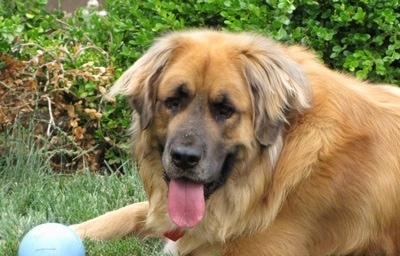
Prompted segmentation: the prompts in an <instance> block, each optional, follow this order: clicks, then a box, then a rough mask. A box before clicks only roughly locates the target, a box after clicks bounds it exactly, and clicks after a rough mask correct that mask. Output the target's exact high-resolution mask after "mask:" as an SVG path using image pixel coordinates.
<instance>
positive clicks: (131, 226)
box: [70, 201, 152, 240]
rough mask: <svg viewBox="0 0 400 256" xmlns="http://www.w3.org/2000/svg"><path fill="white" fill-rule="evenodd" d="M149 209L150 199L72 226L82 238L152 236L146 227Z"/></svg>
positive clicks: (105, 238) (101, 238) (100, 238)
mask: <svg viewBox="0 0 400 256" xmlns="http://www.w3.org/2000/svg"><path fill="white" fill-rule="evenodd" d="M148 211H149V202H148V201H146V202H140V203H135V204H131V205H128V206H125V207H123V208H120V209H118V210H115V211H110V212H107V213H105V214H103V215H101V216H98V217H96V218H93V219H91V220H88V221H85V222H82V223H79V224H75V225H71V226H70V227H71V228H72V229H73V230H75V232H76V233H77V234H78V235H79V236H80V237H81V238H90V239H96V240H107V239H113V238H121V237H124V236H127V235H136V236H138V237H139V238H144V237H147V236H152V234H151V232H150V231H149V230H146V228H145V223H146V218H147V213H148Z"/></svg>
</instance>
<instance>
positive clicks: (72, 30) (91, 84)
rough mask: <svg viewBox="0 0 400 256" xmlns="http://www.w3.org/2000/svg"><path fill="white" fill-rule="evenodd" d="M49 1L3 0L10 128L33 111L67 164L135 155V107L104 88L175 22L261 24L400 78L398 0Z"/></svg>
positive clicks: (353, 66) (387, 77) (344, 62)
mask: <svg viewBox="0 0 400 256" xmlns="http://www.w3.org/2000/svg"><path fill="white" fill-rule="evenodd" d="M45 4H46V0H34V1H22V0H17V1H12V2H7V3H5V4H2V5H0V52H2V53H3V55H2V56H1V58H0V72H1V73H0V82H1V83H0V84H1V85H0V88H1V89H0V112H1V113H0V123H1V126H0V129H1V127H2V126H3V127H4V126H7V125H10V124H11V123H12V122H13V120H14V118H15V117H17V116H18V115H21V114H23V113H26V112H28V113H31V115H30V117H31V118H32V116H34V118H36V119H37V120H38V121H41V122H40V123H42V126H43V127H44V128H42V129H37V130H38V138H39V137H40V138H41V139H48V140H50V141H52V142H53V144H54V147H53V148H49V150H50V151H51V150H53V151H54V154H53V155H52V158H51V161H52V162H53V164H54V165H61V167H62V168H65V166H68V165H70V166H72V167H74V168H79V167H80V166H82V164H83V163H85V162H86V163H88V164H89V166H90V167H91V168H92V169H93V170H97V169H98V168H101V167H102V166H103V167H104V166H105V165H107V164H108V165H113V164H115V166H118V165H119V164H120V163H121V161H123V160H122V159H125V157H126V155H125V154H126V153H125V152H126V146H125V145H127V143H126V141H127V138H126V137H127V136H126V134H125V132H124V131H125V129H126V128H127V126H128V125H129V118H130V113H129V110H128V108H127V107H126V103H125V101H124V100H123V99H120V98H118V99H117V101H116V102H109V101H107V100H106V99H104V98H103V97H102V95H103V94H104V91H105V89H106V88H107V87H109V86H110V85H111V84H112V82H113V81H114V80H115V79H116V78H117V77H119V76H120V75H121V73H122V72H123V71H124V70H125V69H126V68H128V67H129V66H130V65H132V64H133V63H134V61H135V60H136V59H138V58H139V57H140V56H141V55H142V54H143V52H144V51H145V50H146V49H147V48H148V46H149V45H150V43H151V42H152V41H153V40H154V38H155V37H157V36H159V35H161V34H163V33H164V32H166V31H170V30H180V29H184V28H194V27H196V28H197V27H211V28H216V29H222V30H229V31H241V30H250V31H255V32H258V33H262V34H265V35H267V36H270V37H273V38H275V39H277V40H280V41H282V42H285V43H288V44H293V43H300V44H303V45H305V46H308V47H310V48H312V49H313V50H314V51H315V52H317V53H318V54H319V55H320V56H321V58H322V60H323V61H324V62H325V63H326V64H327V65H329V66H330V67H333V68H336V69H341V70H344V71H346V72H352V73H354V74H355V75H356V76H357V77H359V78H361V79H370V80H372V81H375V82H386V83H393V84H400V81H399V78H400V68H399V66H400V65H399V59H400V41H399V38H398V37H399V33H398V28H399V25H400V24H399V22H400V7H397V6H398V5H397V1H394V0H387V1H383V0H373V1H367V0H360V1H354V0H328V1H314V0H297V1H293V0H174V1H172V0H171V1H162V0H137V1H133V0H114V1H111V0H109V1H107V2H106V4H105V10H107V12H108V14H107V15H106V16H102V15H100V14H99V13H97V12H96V11H93V10H92V11H88V10H87V9H85V8H81V9H78V10H77V11H76V12H75V13H74V14H73V15H65V14H64V13H62V12H51V13H49V12H46V11H45V10H44V6H45ZM13 70H14V71H13ZM11 71H12V72H11ZM28 85H29V86H30V87H29V86H28ZM28 92H29V93H28ZM33 92H34V93H33ZM13 97H14V98H13ZM21 97H25V98H24V100H22V101H21ZM13 99H14V101H13ZM16 99H18V100H19V101H16ZM16 102H25V103H26V104H25V105H24V107H22V106H21V105H18V104H17V103H16ZM22 110H23V111H22ZM33 110H36V111H35V112H32V111H33ZM32 113H35V115H33V114H32ZM50 114H52V115H53V119H54V120H52V118H51V116H50ZM43 120H45V121H43ZM57 122H58V123H57ZM60 122H61V123H60ZM49 127H50V130H49ZM50 144H51V143H50ZM0 152H1V150H0ZM104 160H106V162H105V161H104Z"/></svg>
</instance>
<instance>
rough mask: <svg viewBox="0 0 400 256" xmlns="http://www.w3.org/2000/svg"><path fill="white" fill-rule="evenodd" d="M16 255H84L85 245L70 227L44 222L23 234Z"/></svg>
mask: <svg viewBox="0 0 400 256" xmlns="http://www.w3.org/2000/svg"><path fill="white" fill-rule="evenodd" d="M18 256H85V247H84V246H83V243H82V240H81V239H80V238H79V236H78V235H77V234H76V233H75V232H74V231H73V230H72V229H71V228H69V227H67V226H65V225H62V224H58V223H46V224H41V225H39V226H36V227H34V228H33V229H31V230H30V231H29V232H28V233H27V234H26V235H25V236H24V238H23V239H22V241H21V244H20V245H19V250H18Z"/></svg>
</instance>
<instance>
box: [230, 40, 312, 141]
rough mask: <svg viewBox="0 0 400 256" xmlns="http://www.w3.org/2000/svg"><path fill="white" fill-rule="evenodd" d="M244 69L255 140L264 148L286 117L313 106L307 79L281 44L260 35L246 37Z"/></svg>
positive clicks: (276, 134)
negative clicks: (249, 90)
mask: <svg viewBox="0 0 400 256" xmlns="http://www.w3.org/2000/svg"><path fill="white" fill-rule="evenodd" d="M238 40H242V42H243V45H242V49H241V50H240V51H241V58H240V61H241V65H242V66H243V68H244V73H245V76H246V78H247V81H248V84H249V86H250V88H251V93H252V97H253V99H252V100H253V109H254V110H253V123H254V131H255V136H256V138H257V140H258V141H259V143H260V144H261V145H264V146H270V145H272V144H273V143H274V142H275V141H276V139H277V137H278V136H280V134H281V131H282V127H283V125H284V124H285V123H286V122H287V115H288V114H290V113H291V112H294V111H295V112H298V113H302V112H303V111H304V109H306V108H309V107H310V104H311V97H312V96H311V94H312V92H311V86H310V85H309V81H308V79H307V76H306V75H305V73H304V72H303V71H302V69H301V68H300V67H299V66H298V64H297V63H296V62H295V61H294V60H292V59H291V58H290V57H289V56H288V55H287V54H286V53H285V51H284V50H283V49H284V48H283V46H280V45H279V44H278V43H276V42H274V41H272V40H270V39H268V38H265V37H262V36H257V35H252V34H244V37H243V38H241V39H238Z"/></svg>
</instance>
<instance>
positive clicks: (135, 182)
mask: <svg viewBox="0 0 400 256" xmlns="http://www.w3.org/2000/svg"><path fill="white" fill-rule="evenodd" d="M30 134H31V133H30V132H29V129H28V130H25V129H23V128H20V127H18V128H15V127H14V129H13V135H11V130H9V131H3V132H2V133H1V134H0V256H3V255H4V256H9V255H17V252H18V245H19V242H20V241H21V240H22V237H23V236H24V234H26V232H28V231H29V230H30V229H31V228H33V227H35V226H36V225H38V224H41V223H46V222H57V223H62V224H66V225H69V224H73V223H78V222H81V221H84V220H87V219H89V218H92V217H95V216H97V215H99V214H102V213H104V212H106V211H109V210H113V209H116V208H118V207H122V206H125V205H127V204H130V203H133V202H137V201H141V200H144V199H145V195H144V192H143V189H142V184H141V180H140V178H139V176H138V174H137V172H136V170H135V168H134V167H133V165H132V164H130V163H129V162H127V163H126V164H125V165H124V166H123V168H125V170H124V171H125V175H120V174H111V175H99V174H93V173H90V172H89V171H87V170H80V171H78V172H77V173H75V174H68V175H66V174H57V173H54V172H53V171H52V170H51V167H50V165H49V164H48V161H47V157H48V153H47V152H45V151H44V150H43V149H40V148H38V147H37V146H36V143H35V140H36V139H37V138H36V136H33V135H30ZM84 244H85V248H86V255H88V256H90V255H95V256H99V255H118V256H120V255H160V254H161V251H162V249H161V248H162V244H161V241H158V240H150V241H146V242H142V241H138V240H137V239H136V238H134V237H129V238H125V239H121V240H115V241H106V242H98V241H89V240H85V241H84Z"/></svg>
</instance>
